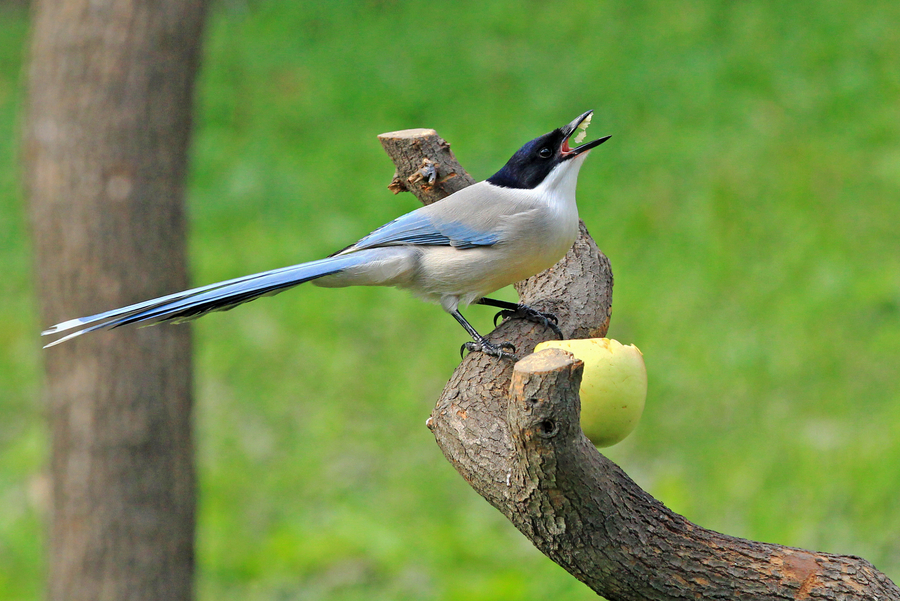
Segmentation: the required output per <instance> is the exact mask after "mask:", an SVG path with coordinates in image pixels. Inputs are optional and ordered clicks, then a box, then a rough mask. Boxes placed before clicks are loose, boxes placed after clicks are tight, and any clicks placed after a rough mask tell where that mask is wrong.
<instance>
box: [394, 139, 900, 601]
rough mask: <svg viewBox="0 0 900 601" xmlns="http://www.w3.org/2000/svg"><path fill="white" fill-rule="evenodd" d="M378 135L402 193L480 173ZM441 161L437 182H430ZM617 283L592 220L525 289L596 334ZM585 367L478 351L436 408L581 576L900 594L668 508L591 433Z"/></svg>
mask: <svg viewBox="0 0 900 601" xmlns="http://www.w3.org/2000/svg"><path fill="white" fill-rule="evenodd" d="M379 137H380V139H381V140H382V145H383V146H384V148H385V150H386V151H387V152H388V154H389V155H390V157H391V159H392V160H393V161H394V163H395V165H396V166H397V175H395V178H394V182H393V183H392V185H391V187H392V189H394V190H395V191H400V189H408V190H410V191H411V192H413V193H414V194H416V196H417V197H419V199H420V200H422V201H423V202H425V203H426V204H429V203H431V202H435V201H436V200H438V199H439V198H442V197H444V196H446V195H448V194H450V193H452V191H454V190H455V189H458V188H454V189H448V188H444V187H443V186H442V183H443V182H453V185H454V186H459V187H462V186H461V185H460V183H462V182H469V183H471V182H472V179H471V178H470V177H469V176H468V175H467V174H466V172H465V170H464V169H463V168H462V166H460V165H459V163H458V162H456V159H455V158H454V157H453V153H452V152H450V148H449V145H448V144H447V143H446V142H445V141H444V140H442V139H441V138H440V137H439V136H438V135H437V133H436V132H434V130H406V131H402V132H391V133H389V134H382V136H379ZM426 159H427V161H426ZM423 164H424V165H425V166H426V168H425V169H424V170H422V166H423ZM420 170H422V173H421V175H422V177H417V176H416V172H417V171H420ZM434 173H436V174H437V175H436V176H435V177H432V179H433V180H434V181H435V182H437V184H438V185H428V184H427V180H426V178H425V176H426V175H432V174H434ZM450 174H452V176H451V177H447V176H448V175H450ZM410 177H412V179H409V178H410ZM442 177H443V178H444V179H442ZM423 180H425V185H423ZM398 182H399V183H398ZM612 284H613V279H612V271H611V269H610V265H609V260H608V259H607V258H606V256H605V255H603V253H602V252H600V250H599V249H598V248H597V245H596V244H595V243H594V241H593V239H591V237H590V235H588V233H587V230H586V229H585V227H584V224H581V235H580V236H579V238H578V240H577V241H576V242H575V245H574V246H573V247H572V249H571V250H569V252H568V254H567V255H566V256H565V258H563V260H561V261H560V262H559V263H557V264H556V265H555V266H554V267H552V268H551V269H549V270H547V271H545V272H543V273H540V274H538V275H536V276H534V277H532V278H529V279H528V280H525V281H524V282H520V283H519V284H517V285H516V289H517V290H518V292H519V295H520V297H521V299H522V301H523V302H525V303H527V304H529V305H532V306H535V307H536V308H538V309H541V310H544V311H552V312H553V313H555V314H556V315H557V316H558V317H559V319H560V322H559V325H560V328H561V329H562V330H563V332H564V333H565V334H566V336H567V337H570V338H588V337H598V336H604V335H605V334H606V331H607V328H608V326H609V318H610V310H611V303H612ZM552 337H553V334H552V332H550V330H549V329H547V328H545V327H543V326H540V325H536V324H533V323H530V322H527V321H524V320H510V321H506V322H504V323H502V324H501V325H500V327H498V328H497V329H496V330H494V332H492V333H491V334H490V335H489V336H488V338H489V339H490V340H492V341H509V342H512V343H513V344H515V346H516V348H517V349H518V351H519V353H520V354H523V355H524V354H527V353H530V352H531V351H532V350H533V349H534V346H535V345H536V344H537V343H539V342H541V341H543V340H547V339H550V338H552ZM581 372H582V364H581V362H580V361H578V360H576V359H575V358H574V357H572V356H571V355H569V354H568V353H565V352H563V351H558V350H547V351H543V352H541V353H539V354H536V355H531V356H525V357H524V358H523V359H522V360H521V361H519V362H518V363H516V364H515V365H513V364H512V362H510V361H498V360H497V359H495V358H492V357H488V356H485V355H483V354H481V353H472V354H470V355H468V356H467V357H466V358H465V359H464V360H463V361H462V363H460V365H459V367H458V368H457V369H456V371H455V372H454V374H453V376H452V377H451V379H450V381H449V382H448V384H447V386H446V387H445V388H444V391H443V393H442V394H441V397H440V399H439V400H438V402H437V405H436V406H435V408H434V411H433V412H432V414H431V417H430V418H429V420H428V427H429V428H430V429H431V431H432V432H433V433H434V436H435V440H436V441H437V443H438V445H439V446H440V447H441V450H442V451H443V452H444V455H445V456H446V458H447V460H448V461H449V462H450V463H451V464H452V465H453V466H454V467H455V468H456V469H457V471H458V472H459V473H460V474H461V475H462V476H463V478H465V480H466V481H467V482H468V483H469V484H470V485H471V486H472V487H473V488H474V489H475V490H476V491H477V492H478V493H479V494H481V495H482V496H483V497H484V498H485V499H486V500H487V501H488V502H489V503H491V504H492V505H493V506H494V507H496V508H497V509H499V510H500V511H501V512H502V513H503V514H504V515H505V516H506V517H507V518H508V519H509V520H510V521H511V522H512V523H513V524H514V525H515V526H516V527H517V528H518V529H519V530H520V531H521V532H522V533H523V534H525V536H527V537H528V538H529V539H530V540H531V542H532V543H533V544H534V545H535V546H536V547H537V548H538V549H540V550H541V551H542V552H543V553H544V554H546V555H547V556H548V557H550V558H551V559H552V560H553V561H555V562H556V563H558V564H559V565H561V566H562V567H563V568H565V569H566V570H567V571H568V572H569V573H570V574H572V575H573V576H575V577H576V578H578V579H579V580H581V581H582V582H584V583H585V584H587V585H588V586H589V587H591V588H592V589H593V590H594V591H596V592H597V593H599V594H601V595H603V596H605V597H607V598H608V599H611V600H619V599H621V600H632V599H633V600H637V599H642V600H643V599H653V600H655V599H660V600H662V599H682V598H684V599H696V598H723V599H812V598H822V599H867V600H874V599H879V600H884V599H900V589H898V587H897V586H896V585H895V584H894V583H893V582H891V581H890V579H888V578H887V577H886V576H885V575H884V574H882V573H881V572H879V571H877V570H876V569H875V568H874V567H873V566H872V565H871V564H870V563H869V562H867V561H866V560H864V559H862V558H859V557H853V556H845V555H831V554H827V553H817V552H810V551H804V550H801V549H794V548H790V547H783V546H780V545H773V544H768V543H758V542H753V541H748V540H744V539H740V538H735V537H731V536H728V535H724V534H719V533H717V532H713V531H711V530H706V529H704V528H701V527H699V526H696V525H694V524H692V523H691V522H689V521H688V520H686V519H685V518H683V517H682V516H680V515H678V514H676V513H674V512H672V511H671V510H669V509H668V508H666V507H665V506H664V505H663V504H662V503H660V502H659V501H657V500H656V499H654V498H653V497H651V496H650V495H649V494H647V493H646V492H645V491H643V490H642V489H641V488H640V487H639V486H638V485H637V484H635V483H634V482H633V481H632V480H631V479H630V478H629V477H628V476H627V475H626V474H625V473H624V472H623V471H622V470H621V469H620V468H619V467H618V466H616V465H615V464H614V463H613V462H611V461H609V460H608V459H606V458H605V457H604V456H603V455H601V454H600V453H599V452H598V451H597V449H596V448H595V447H594V446H593V445H592V444H591V443H590V441H589V440H588V439H587V438H586V437H585V436H584V434H583V433H582V432H581V428H580V425H579V424H580V421H579V419H580V403H579V400H578V385H579V383H580V381H581Z"/></svg>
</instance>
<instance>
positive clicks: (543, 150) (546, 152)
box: [538, 146, 553, 159]
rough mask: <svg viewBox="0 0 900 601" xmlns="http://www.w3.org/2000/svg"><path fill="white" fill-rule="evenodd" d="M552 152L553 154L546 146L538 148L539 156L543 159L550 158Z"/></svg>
mask: <svg viewBox="0 0 900 601" xmlns="http://www.w3.org/2000/svg"><path fill="white" fill-rule="evenodd" d="M551 154H553V152H552V151H551V150H550V149H549V148H547V147H546V146H545V147H544V148H541V149H540V150H538V156H539V157H541V158H542V159H549V158H550V155H551Z"/></svg>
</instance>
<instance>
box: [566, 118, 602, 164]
mask: <svg viewBox="0 0 900 601" xmlns="http://www.w3.org/2000/svg"><path fill="white" fill-rule="evenodd" d="M593 112H594V111H587V112H586V113H583V114H581V115H579V116H578V117H576V118H575V120H574V121H572V122H571V123H569V124H568V125H566V126H565V127H561V128H560V130H561V131H562V133H563V135H564V136H565V139H564V140H563V143H562V147H561V148H560V149H559V151H560V153H561V154H562V156H563V158H564V159H571V158H573V157H576V156H578V155H579V154H581V153H583V152H587V151H588V150H590V149H591V148H594V147H595V146H600V145H601V144H603V143H604V142H606V141H607V140H609V139H610V138H611V137H612V136H603V137H602V138H600V139H599V140H594V141H593V142H586V143H584V144H582V145H581V146H576V147H575V148H570V147H569V138H572V142H573V143H574V144H578V143H579V142H581V141H582V140H583V139H584V134H585V131H587V128H588V125H590V124H591V115H592V114H593ZM576 132H577V133H576ZM573 134H575V137H574V138H573V137H572V135H573Z"/></svg>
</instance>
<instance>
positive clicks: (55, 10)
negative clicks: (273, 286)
mask: <svg viewBox="0 0 900 601" xmlns="http://www.w3.org/2000/svg"><path fill="white" fill-rule="evenodd" d="M203 13H204V2H203V0H162V1H157V2H150V1H148V0H136V1H134V2H116V1H114V0H38V1H37V2H36V3H35V7H34V26H33V38H32V46H31V63H30V67H29V96H28V103H27V112H28V116H27V122H26V127H25V134H24V148H25V153H24V159H25V169H26V186H27V192H28V196H29V201H30V213H31V222H32V229H33V235H34V244H35V252H36V262H35V268H36V274H37V278H36V279H37V284H38V288H39V293H40V298H41V315H42V319H43V320H44V323H45V324H48V325H49V324H53V323H57V322H60V321H62V320H65V319H70V318H73V317H78V316H82V315H89V314H92V313H97V312H99V311H102V310H106V309H112V308H115V307H119V306H122V305H127V304H130V303H133V302H137V301H141V300H144V299H147V298H152V297H155V296H160V295H162V294H166V293H169V292H172V291H175V290H182V289H184V288H187V286H188V275H187V261H186V253H185V229H186V223H185V212H184V178H185V171H186V165H187V148H188V138H189V132H190V128H191V108H192V89H193V81H194V76H195V73H196V69H197V62H198V57H199V49H200V33H201V24H202V19H203ZM45 359H46V367H45V370H46V378H47V387H46V399H47V409H48V414H49V421H50V429H51V442H52V451H51V464H50V473H51V481H52V494H51V503H52V515H51V520H50V529H49V554H48V560H49V586H48V595H49V598H50V599H58V600H62V599H66V600H68V601H78V600H89V599H90V600H92V601H94V600H105V599H110V600H112V599H115V600H121V599H176V600H177V599H190V598H191V596H192V574H193V529H194V470H193V459H192V445H191V430H190V415H191V339H190V330H189V329H188V328H187V327H184V326H181V327H158V328H150V329H124V330H121V331H117V332H116V333H115V335H108V334H103V333H100V334H97V335H94V336H85V337H80V338H78V339H76V340H73V341H71V342H70V343H68V344H64V345H60V346H57V347H54V348H52V349H49V350H48V351H47V352H46V355H45Z"/></svg>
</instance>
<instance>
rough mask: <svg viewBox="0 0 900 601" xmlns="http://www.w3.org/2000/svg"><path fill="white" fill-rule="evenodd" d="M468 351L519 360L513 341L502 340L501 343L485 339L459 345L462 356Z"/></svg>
mask: <svg viewBox="0 0 900 601" xmlns="http://www.w3.org/2000/svg"><path fill="white" fill-rule="evenodd" d="M466 351H469V352H470V353H484V354H485V355H488V356H491V357H497V358H498V359H513V360H518V357H517V356H516V354H515V353H516V347H515V345H513V343H511V342H501V343H500V344H493V343H492V342H488V341H487V340H484V339H482V340H480V341H477V342H476V341H471V342H466V343H463V345H462V346H461V347H459V356H460V358H462V357H464V356H465V352H466Z"/></svg>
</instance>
